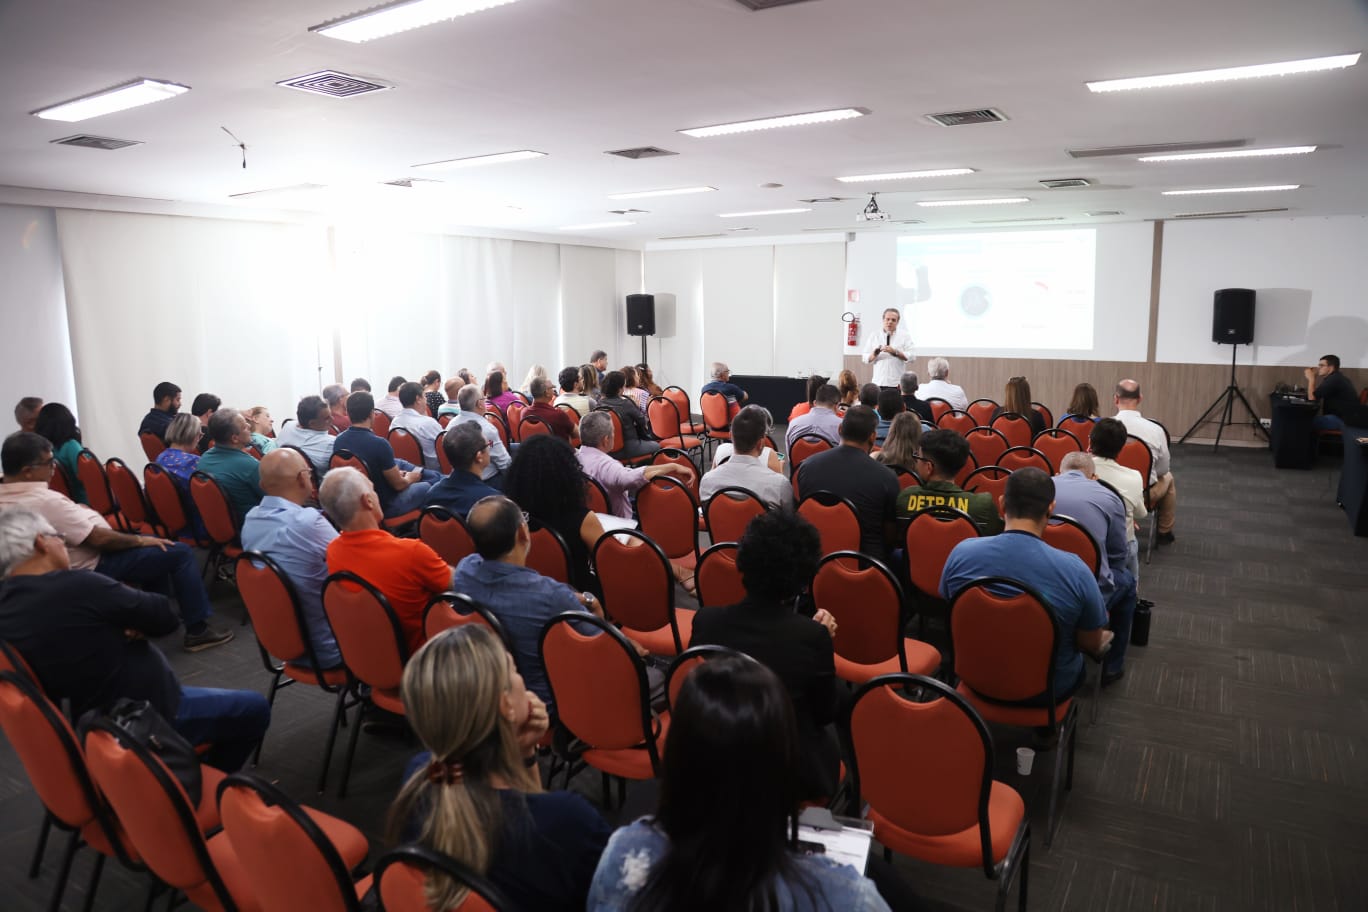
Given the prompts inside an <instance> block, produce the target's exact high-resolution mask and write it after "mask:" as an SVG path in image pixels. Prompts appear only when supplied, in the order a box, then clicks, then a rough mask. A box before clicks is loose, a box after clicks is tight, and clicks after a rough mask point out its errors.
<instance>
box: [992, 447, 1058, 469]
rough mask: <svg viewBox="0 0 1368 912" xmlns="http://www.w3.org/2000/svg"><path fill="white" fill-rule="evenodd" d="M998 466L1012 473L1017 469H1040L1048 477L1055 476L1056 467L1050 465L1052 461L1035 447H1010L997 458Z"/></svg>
mask: <svg viewBox="0 0 1368 912" xmlns="http://www.w3.org/2000/svg"><path fill="white" fill-rule="evenodd" d="M997 464H998V465H1000V466H1002V467H1003V468H1004V469H1007V470H1008V471H1010V472H1015V471H1016V470H1017V469H1027V468H1034V469H1040V471H1042V472H1044V473H1045V474H1046V475H1053V474H1054V466H1052V465H1050V460H1049V459H1047V458H1046V457H1045V454H1044V453H1042V452H1040V450H1037V449H1035V448H1034V447H1028V446H1014V447H1008V448H1007V449H1006V450H1004V451H1003V453H1002V455H1001V456H999V457H998V458H997Z"/></svg>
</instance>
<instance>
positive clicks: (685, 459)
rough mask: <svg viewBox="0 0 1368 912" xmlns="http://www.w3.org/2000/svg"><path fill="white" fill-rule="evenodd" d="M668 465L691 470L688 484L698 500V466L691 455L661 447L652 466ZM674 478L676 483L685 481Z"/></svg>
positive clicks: (676, 448) (652, 459)
mask: <svg viewBox="0 0 1368 912" xmlns="http://www.w3.org/2000/svg"><path fill="white" fill-rule="evenodd" d="M666 464H670V465H677V466H683V467H684V468H686V469H688V470H689V479H688V481H687V482H686V484H687V486H688V488H689V493H690V494H692V495H693V498H694V500H698V499H699V497H698V466H697V465H695V464H694V461H693V460H692V459H690V458H689V454H688V453H686V452H684V451H683V450H681V449H679V448H678V447H661V448H660V449H659V450H656V452H655V455H654V456H652V457H651V465H666ZM673 477H674V479H675V480H676V481H682V480H683V479H681V478H679V476H673ZM700 528H701V524H700Z"/></svg>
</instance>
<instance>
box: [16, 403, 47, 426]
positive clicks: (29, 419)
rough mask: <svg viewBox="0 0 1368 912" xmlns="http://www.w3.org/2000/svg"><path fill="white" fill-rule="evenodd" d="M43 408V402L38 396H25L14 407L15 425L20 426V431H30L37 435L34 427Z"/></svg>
mask: <svg viewBox="0 0 1368 912" xmlns="http://www.w3.org/2000/svg"><path fill="white" fill-rule="evenodd" d="M42 407H43V400H42V399H40V398H39V397H37V396H25V397H24V398H23V399H20V400H19V404H18V405H16V406H15V407H14V423H15V424H17V425H19V430H21V431H28V432H29V433H30V434H33V433H36V431H34V427H35V426H36V424H37V422H38V412H39V411H40V410H41V409H42Z"/></svg>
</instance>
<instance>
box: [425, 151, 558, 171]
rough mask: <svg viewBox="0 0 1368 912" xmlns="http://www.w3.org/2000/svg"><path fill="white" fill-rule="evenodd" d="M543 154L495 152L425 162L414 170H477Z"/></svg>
mask: <svg viewBox="0 0 1368 912" xmlns="http://www.w3.org/2000/svg"><path fill="white" fill-rule="evenodd" d="M545 156H546V153H545V152H533V151H532V150H531V149H519V150H518V151H517V152H496V153H494V154H493V155H472V156H471V157H469V158H451V159H447V160H446V161H435V162H427V163H426V164H422V165H414V166H413V167H414V168H428V169H431V170H433V171H445V170H447V169H448V168H478V167H479V166H481V165H502V164H504V163H505V162H515V161H526V160H527V159H529V158H544V157H545Z"/></svg>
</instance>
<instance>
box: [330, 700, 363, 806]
mask: <svg viewBox="0 0 1368 912" xmlns="http://www.w3.org/2000/svg"><path fill="white" fill-rule="evenodd" d="M364 718H366V704H365V703H362V704H361V709H360V711H359V712H357V714H356V718H355V719H353V720H352V723H353V727H352V733H351V737H350V738H348V739H347V757H346V760H344V761H343V763H342V785H341V787H340V788H338V790H337V797H338V798H346V797H347V782H348V781H349V780H350V779H351V768H352V758H353V757H355V756H356V736H357V735H359V734H361V720H363V719H364Z"/></svg>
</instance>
